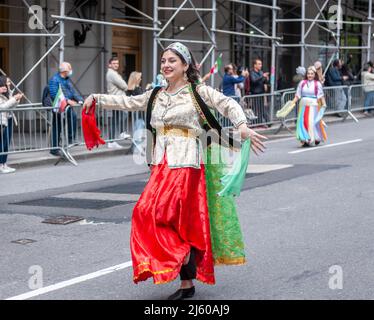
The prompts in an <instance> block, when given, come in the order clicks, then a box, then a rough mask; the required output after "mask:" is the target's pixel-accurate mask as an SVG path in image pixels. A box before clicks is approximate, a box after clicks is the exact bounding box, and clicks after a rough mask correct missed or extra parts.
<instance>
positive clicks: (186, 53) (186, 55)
mask: <svg viewBox="0 0 374 320" xmlns="http://www.w3.org/2000/svg"><path fill="white" fill-rule="evenodd" d="M167 49H174V50H176V51H177V52H178V53H179V54H180V55H181V56H182V57H183V59H184V60H185V61H186V62H187V64H191V63H192V58H191V54H190V50H188V48H187V47H186V46H185V45H184V44H182V43H180V42H174V43H172V44H171V45H169V46H168V47H167V48H166V50H167Z"/></svg>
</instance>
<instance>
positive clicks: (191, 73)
mask: <svg viewBox="0 0 374 320" xmlns="http://www.w3.org/2000/svg"><path fill="white" fill-rule="evenodd" d="M168 50H170V51H171V52H173V53H175V54H176V55H177V56H178V57H179V58H180V59H181V60H182V62H183V63H186V64H187V61H186V60H184V58H183V56H182V55H181V54H180V53H179V52H178V51H177V50H175V49H173V48H169V49H165V50H164V51H163V52H162V54H161V57H162V56H163V54H164V53H165V52H166V51H168ZM188 51H189V52H190V56H191V63H190V64H189V66H188V69H187V72H186V74H187V78H188V81H189V82H191V83H195V84H198V83H199V82H200V71H199V70H198V69H197V67H196V60H195V58H194V56H193V55H192V53H191V51H190V50H188Z"/></svg>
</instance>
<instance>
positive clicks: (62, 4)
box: [59, 0, 65, 65]
mask: <svg viewBox="0 0 374 320" xmlns="http://www.w3.org/2000/svg"><path fill="white" fill-rule="evenodd" d="M60 16H61V17H65V0H60ZM59 23H60V36H61V37H62V39H61V42H60V49H59V50H60V52H59V63H60V65H61V63H62V62H64V51H65V21H64V20H60V21H59Z"/></svg>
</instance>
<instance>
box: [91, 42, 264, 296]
mask: <svg viewBox="0 0 374 320" xmlns="http://www.w3.org/2000/svg"><path fill="white" fill-rule="evenodd" d="M161 72H162V74H163V76H164V77H165V79H166V80H167V81H168V86H167V87H166V88H160V87H158V88H155V89H153V90H152V91H147V92H146V93H144V94H142V95H138V96H131V97H128V96H114V95H102V94H92V95H90V96H89V97H88V98H87V99H86V101H85V103H84V106H85V108H86V110H88V109H89V108H90V107H91V106H92V105H93V103H94V101H95V103H97V104H98V105H99V106H101V107H102V108H105V109H112V110H113V109H117V110H129V111H135V110H143V111H144V110H147V127H148V128H150V129H151V130H152V132H153V134H154V144H153V149H152V156H151V161H150V165H151V176H150V179H149V181H148V183H147V184H146V186H145V189H144V191H143V193H142V194H141V196H140V198H139V200H138V202H137V203H136V205H135V207H134V210H133V216H132V226H131V239H130V245H131V254H132V262H133V281H134V282H135V283H138V282H139V281H144V280H146V279H147V278H150V277H152V278H153V281H154V283H156V284H161V283H167V282H170V281H172V280H174V279H175V278H176V277H177V276H178V274H180V278H181V286H180V289H179V290H177V291H176V292H175V293H174V294H173V295H171V296H170V297H169V299H170V300H180V299H184V298H189V297H192V296H193V295H194V293H195V287H194V284H193V281H192V280H193V279H195V278H196V279H197V280H199V281H201V282H204V283H208V284H214V283H215V277H214V261H215V256H214V254H213V252H212V240H213V238H212V237H211V232H215V231H214V230H215V229H214V228H211V225H210V223H211V222H210V219H211V213H212V212H217V208H212V212H211V207H209V204H208V190H207V186H209V185H211V184H210V183H209V182H210V181H209V180H208V179H207V175H206V170H205V164H204V163H203V154H202V145H201V141H200V140H199V139H198V136H199V135H201V133H202V132H203V130H204V129H203V128H204V126H205V125H206V124H207V123H208V124H209V123H210V121H211V120H212V119H211V117H212V113H210V112H209V111H208V113H206V112H205V113H204V108H205V106H207V105H208V106H209V107H210V108H212V109H213V110H214V109H216V110H218V112H220V113H221V114H222V115H224V116H226V117H228V118H229V119H230V120H231V121H232V123H233V125H234V126H235V128H237V129H238V130H239V132H240V136H241V138H242V139H243V140H244V139H249V138H250V139H251V148H252V150H253V151H254V152H255V153H256V154H257V153H258V152H262V151H263V149H264V145H263V143H262V139H266V138H265V137H263V136H261V135H259V134H257V133H256V132H255V131H253V130H251V129H249V128H248V127H247V124H246V117H245V114H244V112H243V110H242V108H241V107H240V106H239V104H237V103H236V102H235V101H234V100H232V99H231V98H228V97H226V96H224V95H223V94H222V93H220V92H218V91H216V90H214V89H213V88H211V87H209V86H206V85H203V84H200V85H197V86H196V83H198V82H199V79H200V77H199V72H198V70H197V68H196V62H195V60H194V58H193V56H192V54H191V52H190V50H189V49H188V48H187V47H186V46H184V45H183V44H181V43H179V42H176V43H173V44H171V45H170V46H168V47H167V48H166V49H165V50H164V51H163V53H162V57H161ZM202 109H203V110H202ZM205 111H206V110H205ZM209 114H210V115H209ZM213 173H216V171H214V169H213V170H212V171H211V175H210V176H211V177H213V176H214V174H213ZM216 182H217V181H216ZM210 191H212V189H211V190H210ZM218 191H219V190H218ZM216 196H217V195H216V193H214V194H211V196H210V199H209V200H210V201H209V203H213V204H214V203H216V202H215V201H214V197H216ZM231 208H232V210H235V207H233V206H231ZM218 210H219V209H218ZM235 213H236V212H231V214H232V215H233V214H235ZM234 218H236V222H237V223H238V220H237V217H236V216H235V217H234ZM214 221H217V219H216V220H214ZM236 222H235V221H234V223H236ZM235 226H236V227H237V225H235ZM221 228H222V227H221ZM231 232H232V231H231ZM238 232H240V230H239V231H238ZM216 238H219V235H215V239H216ZM237 238H239V239H238V241H236V242H231V243H230V245H231V246H232V247H233V249H235V246H241V245H242V242H241V240H242V239H241V233H240V234H239V235H237ZM214 245H215V246H216V247H219V248H218V249H222V246H220V242H219V239H218V240H217V239H216V241H214ZM238 251H239V252H238ZM242 251H243V250H242V247H240V248H238V250H237V251H235V250H231V251H230V253H231V252H232V253H233V254H236V255H239V259H238V262H240V263H243V262H244V257H243V252H242ZM221 253H222V251H221ZM229 258H230V257H229ZM231 258H232V260H230V259H228V260H230V261H228V262H232V263H233V262H235V261H234V260H235V259H236V257H231ZM224 260H225V259H223V258H222V259H217V261H216V262H224Z"/></svg>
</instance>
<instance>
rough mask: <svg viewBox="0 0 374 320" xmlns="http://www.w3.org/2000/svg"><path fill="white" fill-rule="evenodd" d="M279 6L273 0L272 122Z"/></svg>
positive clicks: (271, 115) (271, 117)
mask: <svg viewBox="0 0 374 320" xmlns="http://www.w3.org/2000/svg"><path fill="white" fill-rule="evenodd" d="M276 6H277V0H273V10H272V21H271V36H272V40H271V68H270V93H271V108H270V110H271V112H270V119H271V120H272V119H273V117H274V114H273V112H274V108H273V106H274V103H275V102H274V92H275V79H276V72H275V62H276V59H275V58H276V43H275V38H276V35H277V23H276V20H277V10H276V9H275V8H276Z"/></svg>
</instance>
